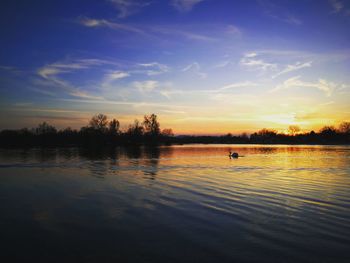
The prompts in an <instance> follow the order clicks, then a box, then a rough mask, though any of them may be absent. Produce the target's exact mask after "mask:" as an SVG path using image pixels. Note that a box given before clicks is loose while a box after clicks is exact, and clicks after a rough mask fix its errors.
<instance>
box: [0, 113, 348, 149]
mask: <svg viewBox="0 0 350 263" xmlns="http://www.w3.org/2000/svg"><path fill="white" fill-rule="evenodd" d="M186 143H208V144H209V143H228V144H232V143H237V144H239V143H240V144H350V122H343V123H341V124H340V125H339V127H338V128H335V127H334V126H325V127H323V128H322V129H321V130H319V131H318V132H315V131H311V132H304V133H302V132H301V129H300V128H299V127H298V126H295V125H291V126H289V129H288V134H284V133H278V132H277V131H275V130H271V129H262V130H260V131H258V132H255V133H253V134H250V135H248V134H247V133H243V134H241V135H238V136H235V135H232V134H230V133H229V134H226V135H222V136H188V135H187V136H184V135H182V136H181V135H180V136H174V133H173V131H172V130H171V129H163V130H161V128H160V123H159V121H158V118H157V115H155V114H150V115H145V116H144V117H143V121H142V122H140V121H138V120H135V121H134V122H133V123H132V124H130V125H129V126H128V127H127V128H126V129H124V130H122V129H121V128H120V122H119V121H118V120H116V119H112V120H108V118H107V116H106V115H104V114H97V115H95V116H93V117H92V118H91V119H90V121H89V122H88V125H87V126H84V127H82V128H80V129H79V130H75V129H71V128H70V127H68V128H65V129H61V130H57V129H56V128H55V127H54V126H52V125H50V124H48V123H47V122H43V123H41V124H39V125H38V126H37V127H36V128H32V129H27V128H23V129H20V130H2V131H1V132H0V145H1V146H4V147H6V146H9V147H11V146H73V145H74V146H85V145H129V144H132V145H133V144H186Z"/></svg>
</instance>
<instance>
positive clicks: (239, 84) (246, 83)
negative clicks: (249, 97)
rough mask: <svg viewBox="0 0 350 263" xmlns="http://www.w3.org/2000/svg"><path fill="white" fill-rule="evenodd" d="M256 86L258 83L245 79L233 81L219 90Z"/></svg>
mask: <svg viewBox="0 0 350 263" xmlns="http://www.w3.org/2000/svg"><path fill="white" fill-rule="evenodd" d="M255 86H257V84H256V83H254V82H251V81H244V82H237V83H231V84H228V85H225V86H223V87H221V88H219V91H224V90H229V89H235V88H242V87H255Z"/></svg>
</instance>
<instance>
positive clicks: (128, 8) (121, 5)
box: [108, 0, 151, 18]
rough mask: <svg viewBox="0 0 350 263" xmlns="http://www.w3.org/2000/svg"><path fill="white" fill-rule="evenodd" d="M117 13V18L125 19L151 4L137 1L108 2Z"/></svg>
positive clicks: (119, 0)
mask: <svg viewBox="0 0 350 263" xmlns="http://www.w3.org/2000/svg"><path fill="white" fill-rule="evenodd" d="M108 1H109V2H111V3H112V4H113V5H114V7H115V8H116V9H117V10H118V11H119V14H118V18H126V17H128V16H130V15H133V14H135V13H137V12H139V11H140V10H141V9H142V8H144V7H146V6H148V5H150V4H151V2H146V1H139V0H108Z"/></svg>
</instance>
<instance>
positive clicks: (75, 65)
mask: <svg viewBox="0 0 350 263" xmlns="http://www.w3.org/2000/svg"><path fill="white" fill-rule="evenodd" d="M103 64H113V62H110V61H106V60H101V59H77V60H74V61H69V62H56V63H53V64H49V65H46V66H44V67H42V68H40V69H39V70H38V74H39V75H40V76H41V77H43V78H45V79H47V78H49V77H50V76H56V75H59V74H62V73H68V72H71V71H74V70H79V69H87V68H90V67H92V66H98V65H103Z"/></svg>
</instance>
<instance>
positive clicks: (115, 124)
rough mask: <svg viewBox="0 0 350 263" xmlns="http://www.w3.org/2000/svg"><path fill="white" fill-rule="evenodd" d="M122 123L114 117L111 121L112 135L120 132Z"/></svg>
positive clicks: (110, 130) (110, 129)
mask: <svg viewBox="0 0 350 263" xmlns="http://www.w3.org/2000/svg"><path fill="white" fill-rule="evenodd" d="M119 127H120V123H119V121H118V120H116V119H113V120H111V121H110V122H109V132H110V133H111V134H112V135H117V134H118V133H119Z"/></svg>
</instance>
